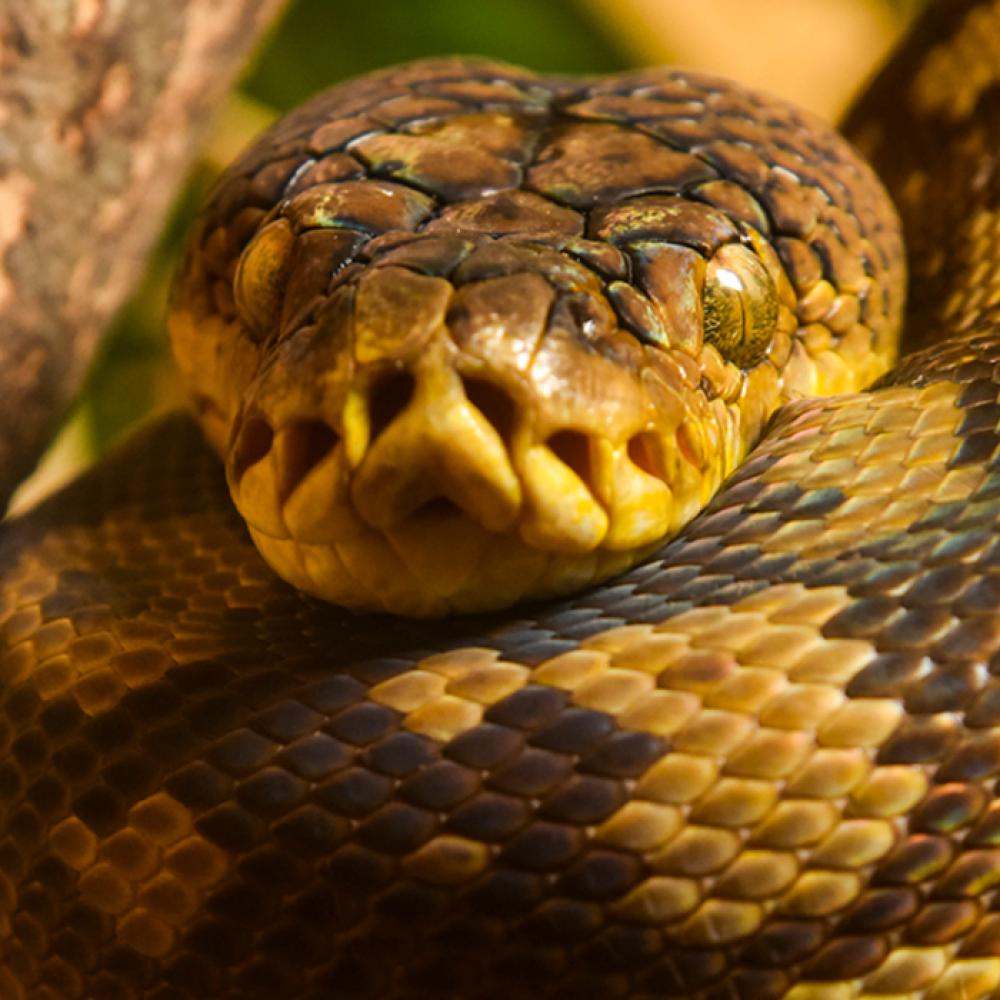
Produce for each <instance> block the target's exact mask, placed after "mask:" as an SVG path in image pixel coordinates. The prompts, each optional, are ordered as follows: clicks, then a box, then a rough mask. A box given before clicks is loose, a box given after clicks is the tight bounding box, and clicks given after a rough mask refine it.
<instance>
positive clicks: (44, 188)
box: [0, 0, 281, 510]
mask: <svg viewBox="0 0 1000 1000" xmlns="http://www.w3.org/2000/svg"><path fill="white" fill-rule="evenodd" d="M280 6H281V0H171V2H170V3H163V2H162V0H31V2H30V3H25V2H24V0H0V510H2V509H3V507H4V506H5V504H6V501H7V499H8V498H9V496H10V493H11V491H12V490H13V488H14V486H15V485H16V484H17V483H18V482H19V481H20V480H21V479H22V478H23V477H24V476H25V475H26V474H27V473H28V472H29V471H30V470H31V468H32V467H33V466H34V464H35V462H36V461H37V459H38V456H39V454H40V453H41V451H42V450H43V448H44V447H45V445H46V444H47V442H48V441H49V439H50V437H51V435H52V434H53V432H54V430H55V428H56V427H57V426H58V423H59V421H60V419H61V418H62V416H63V415H64V413H65V410H66V408H67V406H68V404H69V402H70V401H71V400H72V398H73V396H74V394H75V393H76V392H77V390H78V389H79V386H80V382H81V379H82V377H83V374H84V373H85V371H86V369H87V366H88V364H89V362H90V360H91V358H92V357H93V354H94V351H95V348H96V347H97V345H98V343H99V340H100V336H101V333H102V331H103V330H104V329H105V327H106V326H107V324H108V321H109V320H110V318H111V317H112V315H113V313H114V312H115V310H116V309H117V308H118V307H119V306H120V305H121V303H122V301H123V300H124V299H125V297H126V296H127V295H128V293H129V291H130V290H131V289H132V287H133V286H134V284H135V281H136V279H137V277H138V275H139V273H140V272H141V269H142V266H143V264H144V263H145V260H146V257H147V254H148V251H149V249H150V247H151V245H152V243H153V241H154V240H155V238H156V236H157V234H158V233H159V231H160V228H161V226H162V224H163V220H164V216H165V214H166V211H167V209H168V207H169V205H170V202H171V199H172V198H173V196H174V195H175V194H176V191H177V188H178V186H179V184H180V182H181V180H182V178H183V176H184V174H185V172H186V170H187V169H188V167H189V165H190V162H191V159H192V156H193V154H194V153H195V152H196V150H197V149H198V146H199V143H200V142H201V141H202V139H203V137H204V132H205V128H206V125H207V124H208V122H209V121H210V115H211V113H212V111H213V110H214V109H215V108H216V107H217V105H218V104H219V102H220V101H221V99H222V97H223V96H224V95H225V93H226V91H227V90H228V88H229V87H230V86H231V85H232V82H233V78H234V76H235V75H236V73H237V72H238V70H239V69H240V67H241V66H242V65H243V62H244V60H245V59H246V57H247V55H248V53H249V51H250V50H251V48H252V47H253V45H254V44H255V43H256V42H257V41H258V39H259V38H260V36H261V34H262V33H263V31H264V30H265V29H266V27H267V26H268V25H269V24H270V22H271V20H272V19H273V17H274V16H275V14H276V13H277V11H278V9H279V7H280Z"/></svg>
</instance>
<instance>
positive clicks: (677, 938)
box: [0, 2, 1000, 1000]
mask: <svg viewBox="0 0 1000 1000" xmlns="http://www.w3.org/2000/svg"><path fill="white" fill-rule="evenodd" d="M930 17H931V21H930V22H929V23H930V24H931V25H932V26H933V31H932V32H930V33H929V34H928V32H927V31H926V30H924V31H923V32H922V33H921V32H920V31H918V34H917V35H916V36H915V37H917V38H918V39H920V38H923V39H924V41H923V43H922V46H921V47H918V48H913V47H912V46H911V47H910V48H908V49H906V48H904V50H903V55H902V56H901V60H902V61H901V62H900V63H897V67H896V68H895V69H893V68H890V71H889V74H888V75H887V76H886V77H885V78H884V79H887V80H890V82H891V87H890V86H889V85H887V84H885V83H881V84H879V83H877V84H876V86H875V88H874V90H873V91H872V94H873V95H875V96H873V97H872V98H871V99H870V101H869V102H868V103H867V104H866V103H862V105H861V106H860V108H859V110H858V112H857V113H856V115H855V116H854V117H853V118H852V127H853V128H855V129H856V130H857V133H856V134H858V135H859V136H861V138H862V140H863V141H864V142H865V143H866V144H867V145H868V146H869V148H871V149H874V150H875V151H876V155H877V157H878V159H877V165H878V166H879V168H880V169H882V170H883V173H884V174H885V176H887V177H889V178H890V179H892V178H893V177H897V176H898V177H902V178H910V179H911V180H910V182H909V183H911V184H913V185H924V187H923V190H925V191H926V190H931V191H933V190H935V189H938V188H941V189H943V188H944V185H945V179H946V178H947V179H951V180H953V179H954V178H955V177H959V178H963V179H965V180H966V183H964V184H962V185H959V186H958V189H956V188H955V187H949V189H948V194H949V197H948V198H946V199H945V200H944V201H943V202H942V204H941V208H940V212H939V213H936V214H935V215H934V217H933V218H932V217H931V216H930V215H929V212H928V209H927V207H926V203H925V202H924V201H923V200H921V199H918V198H915V197H914V198H910V199H909V200H908V199H907V198H906V197H904V194H903V193H900V203H901V205H902V207H903V210H904V219H905V222H906V225H907V229H908V232H909V233H912V234H913V235H914V238H915V239H916V241H917V242H916V246H917V247H926V246H927V242H926V241H927V240H928V239H929V238H930V237H929V234H931V233H933V232H938V231H946V232H959V231H962V232H965V233H966V234H969V236H970V238H971V237H972V236H975V237H976V238H977V239H978V243H977V245H976V249H977V251H978V254H979V256H976V257H974V258H973V259H975V260H985V261H986V262H987V264H988V265H989V266H988V267H987V268H986V269H983V268H979V269H977V268H976V267H973V268H972V269H971V270H969V269H963V270H956V269H955V268H954V266H953V263H954V261H953V258H951V257H949V256H948V255H943V256H940V257H937V258H934V259H926V260H924V259H923V258H922V257H921V255H920V253H921V252H919V251H918V252H917V253H916V256H915V257H914V263H915V265H916V267H917V269H918V273H921V274H924V275H927V280H928V281H929V282H930V281H932V280H933V281H936V282H938V285H937V286H936V287H938V288H939V289H940V288H944V287H946V288H947V291H946V292H942V294H946V295H947V297H948V301H949V302H950V303H951V305H948V306H945V305H941V300H940V299H935V301H936V302H937V303H938V305H937V306H936V307H935V308H936V309H937V310H938V311H937V312H934V313H932V314H931V315H928V316H924V317H923V320H924V321H925V322H927V323H928V324H929V326H928V328H930V327H934V328H936V339H938V340H941V339H942V338H943V335H944V334H947V333H951V332H954V331H955V330H957V332H958V336H956V337H955V338H953V339H952V340H950V341H948V342H947V343H943V344H938V345H937V346H935V347H933V348H931V349H929V350H928V351H926V352H925V353H922V354H916V355H913V356H911V357H909V358H907V359H906V360H905V361H904V362H903V363H902V365H900V366H899V367H898V368H897V369H896V370H895V371H894V372H893V373H891V374H890V375H889V376H888V377H886V378H885V379H883V380H882V381H881V382H880V383H879V384H878V385H877V386H876V387H875V388H874V389H873V391H870V392H867V393H859V394H852V395H845V396H840V397H835V398H833V399H825V400H809V401H802V402H796V403H793V404H791V405H789V406H787V407H785V408H784V409H783V410H781V411H780V412H779V414H778V416H777V417H776V419H775V420H774V421H773V423H772V425H771V427H770V428H769V431H768V434H767V435H766V437H765V439H764V441H763V443H762V444H761V445H760V446H759V447H758V449H756V450H755V451H754V453H753V454H752V456H751V458H750V459H749V460H748V461H747V462H746V463H745V464H744V465H743V466H742V467H741V469H740V470H739V471H738V473H737V474H736V475H735V477H734V478H733V479H732V480H731V481H730V482H729V483H728V485H727V486H726V488H725V489H724V490H723V492H722V493H721V494H720V495H719V496H718V497H717V498H716V499H715V501H713V503H712V504H711V505H710V507H709V508H708V509H707V510H706V511H705V512H704V514H703V515H701V516H700V517H698V518H697V519H696V520H695V521H694V522H693V523H692V524H691V525H690V526H689V528H688V529H687V530H686V531H685V532H684V534H683V536H682V537H681V538H679V539H677V540H675V541H674V542H672V543H670V544H668V545H666V546H665V547H664V548H663V549H662V550H661V551H659V552H658V553H657V554H656V555H655V556H654V557H653V558H651V559H650V560H648V561H647V562H646V563H644V564H643V565H642V566H640V567H638V568H636V569H635V570H633V571H631V572H630V573H629V574H628V575H627V576H625V577H623V578H621V579H620V580H618V581H616V582H614V583H613V584H609V585H605V586H601V587H597V588H594V589H593V590H591V591H589V592H587V593H586V594H583V595H581V596H579V597H576V598H572V599H570V600H567V601H563V602H561V603H558V604H548V605H544V606H539V607H535V608H532V609H520V610H518V611H516V612H514V613H510V614H507V615H503V616H495V617H483V618H477V619H468V618H466V619H455V620H450V621H448V622H445V623H436V624H427V623H417V622H406V621H402V620H394V619H385V618H379V619H370V620H366V619H359V618H357V617H352V616H350V615H348V614H346V613H343V612H338V611H336V610H335V609H332V608H330V607H327V606H324V605H322V604H320V603H319V602H317V601H314V600H312V599H309V598H306V597H303V596H301V595H300V594H298V593H296V592H295V591H293V590H292V589H291V588H289V587H288V586H286V585H284V584H282V583H281V582H279V581H278V580H277V579H276V578H275V577H274V575H273V574H272V573H271V572H270V571H269V570H268V569H267V568H266V567H265V566H264V564H263V562H262V561H261V559H260V557H259V556H258V555H257V554H256V551H255V550H254V549H253V547H252V546H251V544H250V542H249V540H248V539H247V536H246V531H245V529H244V527H243V526H242V523H241V522H240V521H239V520H238V518H237V516H236V514H235V512H234V511H233V510H232V508H231V507H230V505H229V503H228V500H227V494H226V487H225V483H224V479H223V475H222V472H221V470H220V469H219V468H218V462H217V460H216V459H215V457H214V456H213V455H212V454H211V452H210V451H209V450H208V448H207V447H206V446H205V445H204V444H203V443H202V441H201V438H200V435H199V434H198V432H197V431H196V429H195V428H194V426H193V424H192V423H191V422H190V421H189V420H188V419H187V418H184V417H175V418H172V419H170V420H167V421H166V422H163V423H160V424H158V425H155V426H153V427H151V428H149V429H148V430H146V431H145V432H144V433H143V434H141V435H140V436H138V437H136V438H135V439H133V440H132V441H131V442H130V443H129V444H127V445H126V446H125V447H124V448H123V449H121V450H120V451H119V452H118V453H116V454H115V455H113V456H111V457H110V458H109V459H108V460H107V461H105V462H104V463H103V464H102V465H100V466H99V467H97V468H96V469H94V470H93V471H91V472H90V473H88V474H87V475H86V476H84V477H83V478H82V479H81V480H80V481H78V482H77V483H75V484H73V485H72V486H70V487H69V488H67V489H66V490H64V491H63V492H61V493H60V494H58V495H57V496H56V497H54V498H53V499H51V500H50V501H48V502H47V503H45V504H44V505H43V506H41V507H40V508H39V509H37V510H36V511H34V512H32V513H30V514H28V515H27V516H25V517H23V518H21V519H20V520H18V521H15V522H13V523H11V524H8V525H7V526H5V528H4V530H3V532H2V534H0V581H2V582H0V637H2V643H3V647H2V648H3V655H2V658H0V697H2V702H3V707H2V711H0V744H2V746H3V747H4V754H3V759H2V762H0V818H2V819H0V942H2V943H0V996H2V997H3V998H4V1000H6V998H7V997H10V998H12V1000H13V998H16V1000H22V998H24V1000H41V998H44V1000H62V998H77V997H79V998H84V997H85V998H97V1000H112V998H114V1000H119V998H122V1000H125V998H143V1000H154V998H155V1000H197V998H203V997H204V998H227V1000H235V998H251V997H279V996H292V995H296V996H301V997H303V998H309V1000H320V998H335V1000H340V998H387V1000H404V998H405V1000H418V998H421V1000H430V998H444V997H457V998H463V1000H466V998H468V1000H493V998H497V1000H499V998H511V997H517V998H519V997H540V998H541V997H544V998H550V1000H554V998H567V1000H568V998H590V997H594V998H597V997H601V998H617V997H621V998H626V997H627V998H643V1000H653V998H660V997H681V996H683V997H698V998H706V1000H707V998H712V1000H716V998H717V1000H735V998H748V1000H749V998H777V997H788V998H792V1000H826V998H831V1000H841V998H844V1000H847V998H855V997H893V998H900V997H907V998H916V997H924V998H927V1000H971V998H984V1000H985V998H988V997H994V996H998V995H1000V912H994V908H995V907H997V906H1000V900H998V898H997V885H998V883H1000V804H998V803H997V802H996V801H995V799H996V796H995V789H996V785H997V780H998V777H1000V683H998V681H997V679H996V676H995V675H996V674H997V672H998V671H1000V532H998V530H997V529H998V527H1000V432H998V423H1000V336H998V334H997V332H996V330H995V328H994V327H993V326H991V325H990V323H989V322H988V321H989V320H990V317H991V316H992V315H995V314H991V313H990V312H989V308H990V307H989V303H990V302H993V303H994V304H995V303H996V301H997V300H998V298H1000V277H998V270H997V268H996V266H995V264H994V263H993V262H994V261H995V260H996V259H997V254H998V251H1000V248H998V240H997V232H998V222H997V220H998V217H1000V210H998V208H997V199H996V192H997V190H998V187H997V183H998V182H997V167H996V158H995V156H993V155H987V156H985V157H984V156H982V148H983V147H982V143H985V142H987V141H992V142H993V143H994V146H995V141H996V136H997V134H998V129H997V119H996V115H995V112H994V111H993V110H991V109H995V108H996V107H997V102H996V100H995V96H996V88H997V84H996V81H995V80H993V79H991V80H986V81H985V82H983V79H982V78H976V77H975V74H973V73H970V72H969V67H970V65H978V63H977V61H976V58H974V57H975V56H976V55H977V54H978V53H979V51H980V48H979V46H981V45H982V44H983V40H984V39H986V40H987V42H988V43H991V44H994V45H995V44H997V43H998V40H1000V4H998V3H996V2H989V3H985V2H977V3H973V2H958V3H955V2H950V3H947V4H940V5H938V6H937V7H936V8H932V10H931V14H930ZM970 37H972V38H975V39H976V40H978V44H977V46H974V47H973V52H972V56H970V55H969V54H968V51H967V50H968V48H969V44H970V43H969V38H970ZM928 39H929V40H928ZM955 53H958V54H957V55H956V54H955ZM949 59H951V60H952V61H953V62H952V63H949ZM946 65H955V66H957V67H959V68H960V70H961V72H960V73H958V74H952V75H949V74H948V73H947V72H945V71H944V69H943V68H942V67H944V66H946ZM899 67H902V68H899ZM927 67H935V68H934V70H933V72H932V71H931V70H929V69H927ZM921 74H924V75H925V77H926V79H925V85H924V86H923V88H921V87H919V86H917V85H916V84H915V83H914V82H913V81H916V80H919V79H921V78H922V77H921ZM977 80H978V82H976V81H977ZM970 81H972V82H970ZM911 84H912V86H911ZM887 87H888V89H887ZM893 95H897V97H898V98H899V99H898V101H897V102H896V103H892V102H891V101H890V99H891V98H892V97H893ZM899 95H904V96H905V95H910V97H911V99H910V100H909V102H908V103H907V102H906V101H905V100H903V97H900V96H899ZM886 102H889V103H886ZM900 106H901V107H902V111H901V112H900V117H906V116H908V119H907V120H908V121H909V127H908V128H906V129H904V132H903V134H904V135H913V136H914V140H915V142H917V140H919V139H920V136H921V135H922V134H923V133H922V129H925V128H926V130H927V134H928V135H931V134H933V130H934V129H936V128H937V127H938V126H939V124H940V122H941V121H942V120H944V119H949V120H951V121H953V123H954V128H955V129H956V130H957V131H961V134H963V135H965V136H966V137H967V138H968V141H967V142H964V143H959V144H958V145H957V146H956V147H955V148H954V149H953V150H952V151H951V153H952V154H953V155H952V156H949V157H948V158H944V157H942V156H935V157H933V158H931V159H929V160H927V162H926V166H927V167H928V169H932V170H935V171H944V174H943V175H942V174H941V173H937V174H934V175H930V176H927V177H926V178H924V177H922V176H918V173H919V172H920V171H922V169H923V161H921V160H920V158H919V155H918V154H913V155H914V156H916V157H917V158H916V159H914V160H907V156H909V155H910V154H909V153H908V152H907V150H906V149H905V148H904V143H903V142H902V140H901V139H900V138H899V137H898V136H897V137H896V138H892V135H893V132H892V130H893V129H894V128H895V127H896V126H895V125H894V124H893V115H894V114H896V112H897V110H898V109H899V107H900ZM880 108H881V111H880V110H879V109H880ZM886 108H891V109H892V110H891V112H890V111H887V110H886ZM880 123H881V124H880ZM962 130H964V131H962ZM991 137H992V139H991ZM917 145H918V146H919V142H917ZM990 148H993V147H987V149H990ZM880 149H881V153H879V152H878V150H880ZM964 154H968V156H965V155H964ZM915 177H916V178H917V179H916V180H913V178H915ZM970 178H975V181H974V182H973V181H972V180H969V179H970ZM905 186H906V184H905V182H903V187H905ZM897 190H899V189H898V188H897ZM969 191H972V192H974V193H978V197H979V199H980V200H977V199H976V198H973V199H971V201H972V202H973V205H972V208H971V211H973V213H974V214H975V218H976V219H977V220H980V221H970V219H969V214H968V213H969V211H970V205H969V202H970V199H969V198H968V196H967V195H968V192H969ZM952 195H954V197H951V196H952ZM982 220H985V221H982ZM921 241H924V242H921ZM963 253H966V254H967V255H968V254H969V253H970V252H969V251H964V250H963ZM932 257H933V255H932ZM963 259H968V256H967V257H966V258H963ZM921 267H922V268H924V270H923V271H920V270H919V269H920V268H921ZM945 276H948V277H947V278H946V277H945ZM961 317H967V318H966V319H961ZM976 317H979V318H978V319H977V318H976ZM918 318H919V317H918ZM952 324H955V325H954V326H953V325H952ZM925 329H927V328H925ZM919 336H925V334H923V333H921V334H919ZM178 484H183V488H178Z"/></svg>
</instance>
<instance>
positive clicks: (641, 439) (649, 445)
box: [628, 431, 667, 483]
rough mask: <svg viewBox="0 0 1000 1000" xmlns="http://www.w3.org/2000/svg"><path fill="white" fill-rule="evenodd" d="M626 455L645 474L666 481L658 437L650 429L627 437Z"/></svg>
mask: <svg viewBox="0 0 1000 1000" xmlns="http://www.w3.org/2000/svg"><path fill="white" fill-rule="evenodd" d="M628 457H629V458H630V459H631V460H632V464H633V465H636V466H638V468H640V469H641V470H642V471H643V472H645V473H646V475H648V476H653V477H654V478H655V479H659V480H660V482H663V483H665V482H667V473H666V470H665V465H664V461H663V449H662V447H661V444H660V438H659V436H658V435H656V434H654V433H653V432H652V431H640V432H639V433H638V434H633V435H632V437H630V438H629V439H628Z"/></svg>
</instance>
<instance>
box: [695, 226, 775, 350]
mask: <svg viewBox="0 0 1000 1000" xmlns="http://www.w3.org/2000/svg"><path fill="white" fill-rule="evenodd" d="M702 304H703V307H704V315H705V327H704V329H705V342H706V343H708V344H714V345H715V347H716V349H717V350H718V352H719V353H720V354H721V355H722V356H723V357H724V358H725V359H726V360H727V361H732V362H733V364H735V365H739V366H740V367H741V368H752V367H753V366H754V365H756V364H759V363H760V362H761V361H763V360H764V357H765V355H766V354H767V349H768V347H770V346H771V339H772V337H773V336H774V330H775V327H776V326H777V323H778V292H777V289H776V288H775V286H774V282H773V281H772V280H771V275H770V274H768V272H767V270H766V268H765V267H764V265H763V264H762V263H761V261H760V258H759V257H758V256H757V255H756V254H755V253H754V252H753V250H751V249H750V248H749V247H745V246H743V245H742V244H739V243H727V244H726V245H725V246H723V247H721V248H720V249H719V250H718V252H717V253H716V254H715V256H714V257H713V258H712V259H711V260H710V261H709V262H708V267H707V268H706V269H705V287H704V291H703V292H702Z"/></svg>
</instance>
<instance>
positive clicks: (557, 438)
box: [545, 430, 596, 493]
mask: <svg viewBox="0 0 1000 1000" xmlns="http://www.w3.org/2000/svg"><path fill="white" fill-rule="evenodd" d="M545 443H546V444H547V445H548V446H549V449H550V450H551V451H552V453H553V454H554V455H555V456H556V458H558V459H559V461H560V462H562V463H563V464H564V465H568V466H569V467H570V468H571V469H572V470H573V471H574V472H575V473H576V475H577V476H578V477H579V478H580V480H581V481H582V482H583V484H584V485H585V486H586V487H587V488H588V489H589V490H590V491H591V492H592V493H596V490H595V488H594V466H593V462H592V460H591V454H590V439H589V438H588V437H587V435H586V434H584V433H582V432H581V431H571V430H564V431H556V433H555V434H553V435H551V436H550V437H549V439H548V440H547V441H546V442H545Z"/></svg>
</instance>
